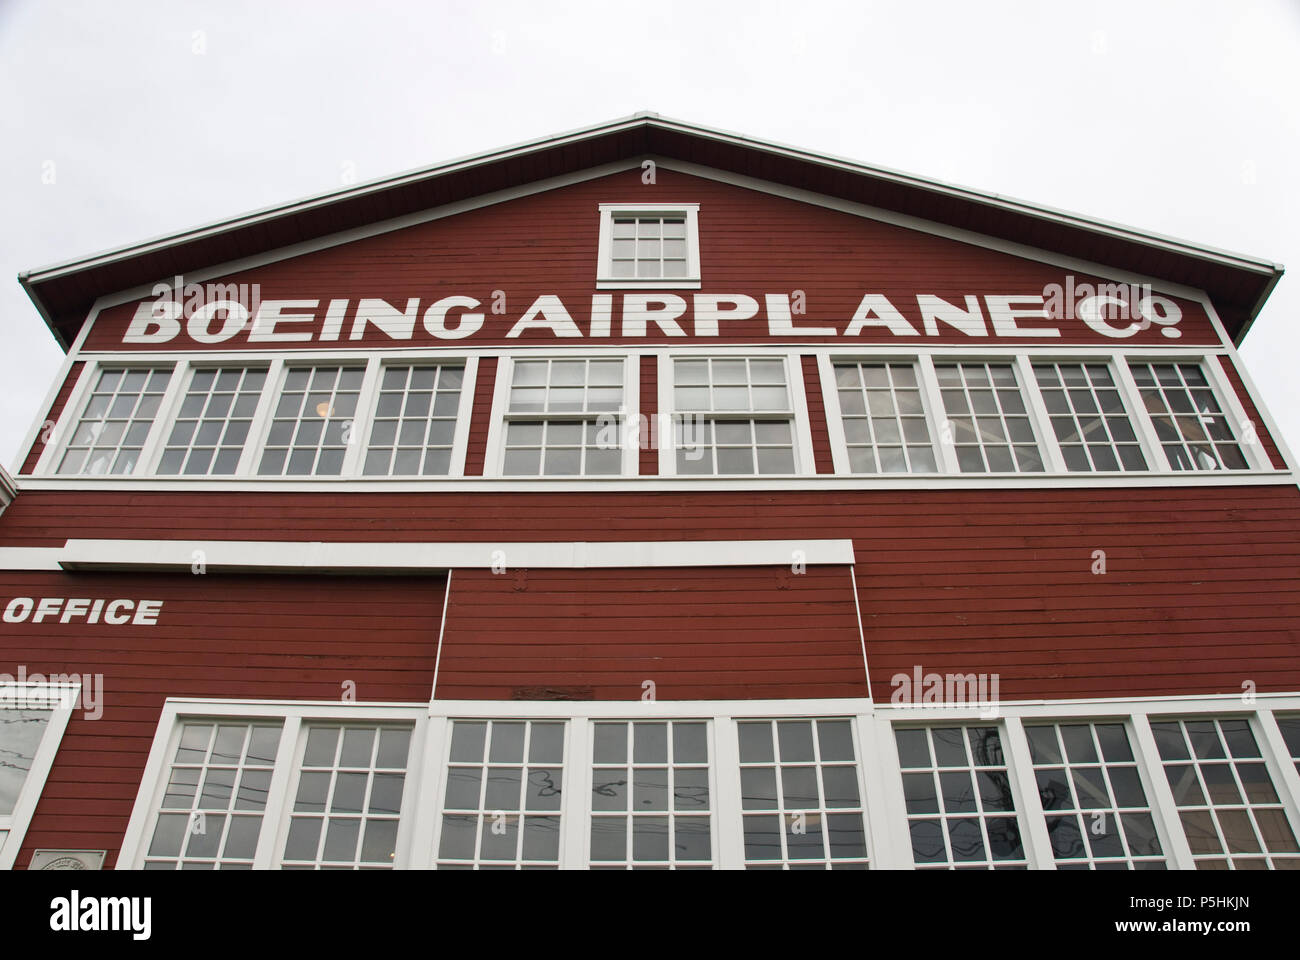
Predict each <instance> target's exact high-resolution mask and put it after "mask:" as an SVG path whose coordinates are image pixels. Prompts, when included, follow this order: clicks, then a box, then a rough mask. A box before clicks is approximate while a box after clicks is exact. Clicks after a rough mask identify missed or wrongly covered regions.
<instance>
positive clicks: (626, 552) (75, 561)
mask: <svg viewBox="0 0 1300 960" xmlns="http://www.w3.org/2000/svg"><path fill="white" fill-rule="evenodd" d="M20 551H22V548H18V547H13V548H8V550H7V551H6V553H5V555H4V557H3V559H4V560H5V561H7V562H8V564H9V565H8V569H30V567H28V566H26V565H22V566H17V565H16V564H18V563H21V560H22V556H23V553H22V552H20ZM51 553H53V554H55V560H56V561H57V563H56V565H55V566H54V567H46V566H41V567H38V568H37V569H63V570H190V569H194V568H195V567H196V565H199V564H201V565H202V567H203V569H208V570H212V571H213V572H252V571H265V572H282V573H330V572H342V571H348V572H354V573H355V572H361V573H365V572H371V573H412V574H415V573H423V572H430V571H444V570H453V569H491V568H500V569H518V568H534V569H538V568H560V569H585V568H596V567H601V568H614V567H630V568H642V567H747V566H786V565H790V564H795V563H805V564H818V565H827V564H843V565H847V564H852V563H853V542H852V541H851V540H676V541H648V542H610V543H583V542H570V543H500V542H498V543H492V542H484V543H320V542H304V541H297V542H285V541H279V542H266V541H250V540H209V541H200V540H69V541H68V542H67V544H66V545H65V546H64V547H62V548H59V549H56V550H53V551H50V550H44V551H42V553H41V556H39V557H35V558H33V559H34V560H36V561H43V562H48V560H49V554H51Z"/></svg>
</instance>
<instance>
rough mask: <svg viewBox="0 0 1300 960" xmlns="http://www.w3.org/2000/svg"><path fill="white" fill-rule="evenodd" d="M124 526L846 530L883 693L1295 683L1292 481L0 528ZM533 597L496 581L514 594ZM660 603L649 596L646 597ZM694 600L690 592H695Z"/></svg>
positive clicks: (269, 504)
mask: <svg viewBox="0 0 1300 960" xmlns="http://www.w3.org/2000/svg"><path fill="white" fill-rule="evenodd" d="M123 536H131V537H156V538H162V539H174V538H193V539H199V540H202V539H232V538H236V539H239V538H242V539H251V540H286V539H291V540H326V541H328V540H334V541H382V540H393V541H430V542H457V541H459V542H465V541H484V542H494V541H497V542H499V541H517V540H536V541H572V540H591V541H616V540H634V541H635V540H735V539H739V540H744V539H793V540H798V539H800V538H813V539H824V538H850V539H852V541H853V542H854V546H855V550H856V556H857V565H856V574H857V583H858V598H859V601H860V603H861V609H862V618H863V622H864V626H865V629H866V642H867V654H868V662H869V664H870V667H871V670H872V682H873V684H874V685H875V692H876V695H877V696H878V697H882V696H883V695H884V693H887V691H888V689H889V678H890V676H892V675H893V674H894V673H896V672H900V671H902V672H906V671H908V670H910V669H911V668H912V666H913V665H915V664H918V663H919V664H921V665H923V666H924V667H925V669H926V670H927V671H929V670H935V671H938V672H949V671H956V670H957V669H958V668H960V669H961V670H962V672H967V671H966V668H967V667H968V666H969V664H970V663H971V662H977V663H981V664H984V666H985V670H984V671H977V672H988V671H989V670H997V671H998V672H999V673H1001V675H1002V688H1001V694H1002V696H1003V697H1005V698H1008V699H1011V698H1036V697H1067V696H1068V697H1108V696H1119V695H1126V694H1138V693H1141V694H1146V695H1174V694H1189V693H1233V692H1238V691H1240V689H1241V683H1242V682H1243V681H1244V680H1247V679H1249V680H1252V681H1254V682H1255V683H1256V685H1257V687H1258V689H1261V690H1295V689H1297V688H1300V637H1298V631H1297V626H1296V624H1297V619H1296V618H1297V616H1300V491H1298V490H1297V489H1296V487H1295V486H1292V485H1284V484H1279V485H1277V486H1250V487H1245V486H1241V487H1216V488H1206V487H1201V488H1197V487H1146V488H1136V487H1134V488H1092V489H1088V488H1081V489H1070V488H1062V487H1053V488H1046V489H1032V488H1016V489H1000V490H959V489H946V490H870V489H866V490H817V491H788V492H778V491H731V492H716V493H704V492H690V493H685V492H684V493H669V492H665V493H654V492H626V493H611V492H606V491H602V492H591V493H585V492H584V493H536V494H528V495H520V494H506V493H490V492H484V493H460V492H457V493H451V492H447V493H407V494H397V493H391V494H383V493H376V494H331V493H328V492H321V493H311V494H301V493H292V494H290V493H285V494H275V493H244V494H240V493H198V492H194V493H144V492H140V493H129V492H120V491H118V492H114V491H106V490H105V491H96V490H79V491H68V492H66V493H56V492H51V491H26V492H24V493H23V495H22V496H21V497H19V498H18V499H17V500H15V501H14V503H12V504H11V505H10V506H9V507H8V508H7V510H6V512H5V523H4V524H3V525H0V545H3V546H59V545H61V544H62V543H63V542H64V540H65V539H67V538H68V537H123ZM1098 550H1101V551H1104V552H1105V560H1106V572H1105V574H1102V575H1094V574H1093V573H1092V567H1093V563H1094V552H1095V551H1098ZM534 574H535V572H531V571H530V573H529V577H530V578H531V577H533V576H534ZM462 575H464V576H466V577H467V578H473V577H475V576H477V574H474V573H472V572H469V571H460V572H458V573H457V574H456V577H461V576H462ZM537 575H540V574H537ZM655 576H656V575H655V573H654V572H653V571H645V576H644V578H643V580H644V582H645V583H647V584H656V583H658V582H659V581H657V580H656V579H655ZM583 579H584V583H586V584H587V585H586V587H585V590H586V593H585V594H584V598H583V599H582V600H580V601H575V606H574V608H573V610H572V611H570V613H572V614H573V615H575V616H577V615H578V614H579V613H580V612H581V610H582V609H583V608H582V604H586V603H588V602H596V601H595V600H594V599H592V598H594V597H597V596H598V595H599V593H600V592H601V590H602V589H603V588H602V586H601V584H602V581H601V580H600V579H599V578H595V577H588V576H587V575H586V574H584V575H583ZM488 582H489V583H495V582H496V581H488ZM801 582H802V583H804V584H805V585H806V584H807V583H811V582H813V581H801ZM660 586H663V585H662V584H660ZM774 592H775V591H774ZM526 595H527V592H526V591H525V592H524V593H515V592H513V591H508V592H506V593H505V597H506V598H507V604H508V603H509V602H511V601H513V600H514V599H517V598H519V597H523V596H526ZM665 596H666V597H668V598H669V599H668V600H665ZM672 596H674V595H673V594H672V593H666V594H663V595H659V596H657V597H656V598H652V599H651V600H649V601H648V604H649V606H650V607H651V608H652V611H653V608H654V604H655V603H660V604H662V603H666V602H672V601H671V598H672ZM455 599H456V591H455V590H453V600H455ZM706 602H711V601H708V600H707V598H704V597H695V598H693V600H692V601H691V606H692V607H694V608H696V609H703V607H702V605H703V604H706ZM494 603H495V602H494ZM491 606H492V605H488V606H485V607H484V611H485V612H490V609H491ZM460 611H461V613H462V614H464V611H465V608H464V607H461V608H460ZM742 612H743V611H742ZM591 617H595V614H592V615H591ZM589 619H590V618H589ZM242 626H243V624H236V623H231V624H230V629H231V630H234V629H236V628H242ZM534 627H535V629H537V630H539V631H542V630H544V629H545V625H544V624H541V623H537V624H535V625H534ZM251 628H252V629H256V627H255V625H254V626H252V627H251ZM761 629H762V625H761V624H758V625H754V626H753V627H752V629H751V631H750V632H751V633H754V632H757V631H759V630H761ZM231 636H232V637H233V636H237V634H233V633H232V634H231ZM294 637H295V639H296V635H294ZM663 642H665V643H667V642H669V640H668V639H667V638H665V639H664V640H663ZM638 643H639V644H640V645H642V646H645V645H647V644H648V643H650V641H649V640H647V639H646V638H640V639H639V640H638ZM517 652H522V651H517ZM524 679H526V678H524ZM524 679H520V683H521V684H523V683H524ZM882 691H883V693H882ZM464 695H469V694H464Z"/></svg>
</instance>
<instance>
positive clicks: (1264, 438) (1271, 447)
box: [1219, 355, 1286, 470]
mask: <svg viewBox="0 0 1300 960" xmlns="http://www.w3.org/2000/svg"><path fill="white" fill-rule="evenodd" d="M1219 362H1220V363H1221V364H1223V372H1224V373H1225V374H1226V375H1227V377H1228V382H1229V383H1230V384H1232V390H1233V392H1234V393H1235V394H1236V395H1237V401H1238V402H1239V403H1240V404H1241V406H1242V409H1244V410H1245V411H1246V419H1247V420H1249V421H1250V427H1251V428H1252V429H1253V430H1254V431H1255V436H1256V438H1257V439H1258V441H1259V443H1261V444H1262V445H1263V447H1264V452H1265V453H1266V454H1267V455H1268V462H1269V463H1271V464H1272V465H1273V467H1274V468H1275V469H1278V470H1285V469H1286V461H1285V459H1284V458H1283V457H1282V451H1281V450H1279V449H1278V447H1277V442H1276V441H1275V440H1274V439H1273V435H1272V434H1271V433H1269V431H1268V429H1267V428H1266V427H1265V426H1264V418H1263V417H1261V416H1260V415H1259V408H1258V407H1256V406H1255V402H1254V401H1253V400H1252V399H1251V398H1250V391H1248V390H1247V389H1246V385H1245V384H1244V383H1243V382H1242V380H1241V371H1239V370H1238V369H1237V365H1236V364H1235V363H1234V362H1233V360H1232V357H1230V356H1226V355H1225V356H1220V357H1219ZM1233 433H1235V434H1236V435H1237V436H1238V437H1243V436H1245V433H1246V425H1245V424H1240V423H1237V424H1233Z"/></svg>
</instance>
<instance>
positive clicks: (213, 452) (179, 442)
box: [158, 367, 266, 476]
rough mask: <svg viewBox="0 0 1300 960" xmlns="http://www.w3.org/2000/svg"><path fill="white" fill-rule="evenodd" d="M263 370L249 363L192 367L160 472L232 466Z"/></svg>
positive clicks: (199, 472) (223, 471) (212, 471)
mask: <svg viewBox="0 0 1300 960" xmlns="http://www.w3.org/2000/svg"><path fill="white" fill-rule="evenodd" d="M265 383H266V371H265V370H261V369H252V368H248V367H219V368H213V369H196V370H194V372H193V374H192V375H191V377H190V382H189V386H188V387H187V389H186V392H185V396H184V398H183V399H182V401H181V406H180V410H179V411H178V413H177V416H176V419H175V420H174V421H173V423H172V427H171V431H170V432H169V433H168V435H167V440H166V446H165V447H164V449H163V456H162V459H161V461H159V465H158V472H159V473H160V474H184V475H186V476H203V475H229V474H232V473H234V472H235V468H236V467H237V466H238V464H239V457H240V454H242V453H243V450H244V442H245V440H247V439H248V430H249V427H250V426H251V425H252V422H253V413H254V412H255V411H256V410H257V402H258V400H259V399H260V398H261V395H262V387H263V385H264V384H265Z"/></svg>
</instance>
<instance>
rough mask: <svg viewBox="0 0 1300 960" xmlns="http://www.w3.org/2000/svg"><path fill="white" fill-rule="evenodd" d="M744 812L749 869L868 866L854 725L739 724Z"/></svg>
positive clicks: (794, 721) (811, 722) (827, 721)
mask: <svg viewBox="0 0 1300 960" xmlns="http://www.w3.org/2000/svg"><path fill="white" fill-rule="evenodd" d="M737 727H738V733H739V736H740V761H741V768H740V779H741V808H742V810H744V811H750V810H764V811H770V813H766V814H763V815H761V816H760V815H748V813H747V814H746V815H745V816H744V818H743V826H744V831H745V862H746V866H747V867H748V868H749V869H754V868H771V867H773V866H777V865H779V866H782V867H783V868H785V869H830V868H832V867H848V866H857V867H866V866H867V864H868V856H867V842H866V810H865V808H864V807H863V805H862V797H861V790H860V789H859V786H858V782H859V781H858V778H859V770H858V765H857V762H856V755H855V752H854V746H853V730H852V722H851V721H848V720H841V719H820V720H798V719H789V720H742V721H739V722H738V724H737Z"/></svg>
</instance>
